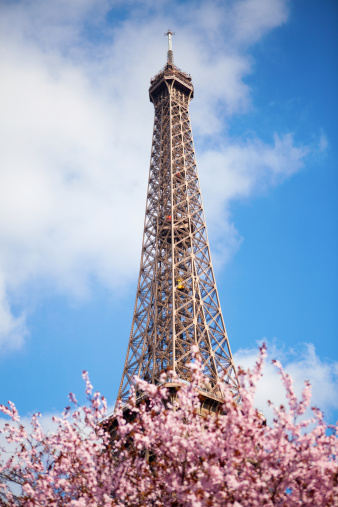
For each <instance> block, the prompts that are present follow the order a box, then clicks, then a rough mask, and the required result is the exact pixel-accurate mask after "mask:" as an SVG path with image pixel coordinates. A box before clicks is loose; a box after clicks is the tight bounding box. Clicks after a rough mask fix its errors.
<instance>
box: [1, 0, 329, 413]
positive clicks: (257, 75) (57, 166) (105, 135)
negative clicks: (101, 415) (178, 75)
mask: <svg viewBox="0 0 338 507" xmlns="http://www.w3.org/2000/svg"><path fill="white" fill-rule="evenodd" d="M337 22H338V4H337V2H336V1H334V0H327V1H326V2H322V3H318V2H317V1H315V0H297V1H296V0H295V1H286V0H241V1H237V2H231V1H228V2H226V1H223V2H217V1H215V2H206V1H205V2H203V1H201V2H194V1H181V2H179V1H171V2H169V1H163V2H155V1H152V0H149V1H143V2H141V1H136V0H135V1H132V0H131V1H127V2H122V1H117V0H116V1H113V0H99V1H95V2H94V1H93V0H85V1H82V2H77V1H72V2H69V1H65V0H60V1H59V2H55V1H52V0H50V1H42V0H29V1H26V2H20V1H8V2H6V1H5V2H2V3H1V6H0V24H1V27H0V32H1V35H0V38H1V41H0V44H1V46H2V48H3V50H2V52H1V54H0V67H1V75H2V76H3V78H2V82H1V84H0V87H1V94H0V102H1V105H0V107H1V111H2V115H1V119H0V129H1V138H2V146H1V147H0V160H1V164H0V402H2V403H3V402H6V401H7V400H12V401H14V402H15V403H16V405H17V407H18V409H19V411H20V413H22V414H23V415H29V414H31V413H32V412H34V411H40V412H42V413H44V414H47V415H48V414H52V413H55V412H60V411H61V410H62V409H63V407H64V406H65V405H66V404H67V394H68V393H69V392H70V391H74V392H76V394H77V395H78V397H79V399H82V400H83V397H82V398H81V393H83V385H82V380H81V372H82V370H83V369H87V370H88V371H89V374H90V377H91V380H92V382H93V384H94V386H95V388H97V389H98V390H100V391H101V392H102V393H103V394H104V395H105V396H106V397H107V398H108V403H109V404H110V405H112V404H113V402H114V400H115V396H116V394H117V390H118V386H119V382H120V379H121V374H122V368H123V363H124V360H125V354H126V349H127V344H128V338H129V332H130V326H131V321H132V313H133V306H134V297H135V291H136V284H137V276H138V268H139V260H140V251H141V241H142V232H143V231H142V225H143V216H144V207H145V197H146V188H147V176H148V169H149V156H150V146H151V134H152V124H153V106H152V104H151V103H150V102H149V99H148V86H149V81H150V78H151V77H152V76H154V75H155V74H156V73H157V72H158V71H159V70H160V68H161V67H162V66H163V65H164V63H165V58H166V49H167V46H166V44H167V43H166V40H165V38H164V37H163V33H164V32H165V31H166V30H167V29H168V27H170V28H172V29H173V30H174V31H175V32H176V35H175V37H174V41H173V45H174V55H175V62H176V64H177V65H178V66H179V67H180V68H182V69H183V70H185V71H186V72H190V73H191V75H192V78H193V83H194V86H195V98H194V100H193V101H192V103H191V108H190V113H191V120H192V128H193V134H194V141H195V149H196V154H197V162H198V167H199V173H200V180H201V186H202V195H203V200H204V205H205V213H206V219H207V228H208V232H209V239H210V243H211V253H212V258H213V261H214V265H215V270H216V280H217V285H218V289H219V293H220V298H221V304H222V309H223V315H224V319H225V323H226V326H227V330H228V335H229V339H230V344H231V347H232V351H233V353H234V355H235V360H236V362H237V363H238V364H242V365H244V366H249V365H251V364H252V363H253V361H254V358H255V355H256V353H257V347H258V344H259V343H261V342H262V341H263V340H264V341H266V342H267V343H268V346H269V352H270V357H275V358H279V359H280V360H281V361H282V363H283V364H284V365H285V366H286V367H287V370H288V371H290V372H291V373H292V374H293V376H294V380H295V386H296V389H297V390H298V392H299V390H300V389H301V386H302V382H303V381H304V380H305V379H310V381H311V382H312V384H313V395H314V398H313V401H314V403H315V404H316V405H319V406H320V407H321V408H323V409H324V411H325V414H326V417H327V419H328V420H330V421H331V422H332V421H334V420H335V419H337V414H338V400H337V395H336V392H337V388H338V380H337V379H338V350H337V310H336V307H337V285H338V284H337V282H338V280H337V278H338V275H337V260H336V259H337V254H338V251H337V250H338V247H337V186H338V185H337V160H338V153H337V92H336V90H337V89H338V71H337V50H338V36H337V30H336V27H337ZM265 379H266V380H265V382H263V383H262V386H261V388H260V390H259V392H258V396H257V404H258V405H259V406H260V407H261V408H262V409H263V410H265V409H266V406H265V400H266V399H267V398H270V399H271V398H273V399H274V400H275V401H276V402H280V401H281V400H282V394H281V393H282V391H281V387H280V384H279V381H278V379H277V377H276V374H275V373H274V371H273V368H272V367H271V366H270V365H268V366H267V368H266V377H265Z"/></svg>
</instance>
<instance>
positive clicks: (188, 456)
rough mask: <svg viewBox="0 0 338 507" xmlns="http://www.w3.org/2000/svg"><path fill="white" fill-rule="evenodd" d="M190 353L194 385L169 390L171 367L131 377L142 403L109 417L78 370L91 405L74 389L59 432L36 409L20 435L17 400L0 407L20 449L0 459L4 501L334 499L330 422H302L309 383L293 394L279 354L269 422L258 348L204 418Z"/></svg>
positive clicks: (288, 502)
mask: <svg viewBox="0 0 338 507" xmlns="http://www.w3.org/2000/svg"><path fill="white" fill-rule="evenodd" d="M193 353H194V355H195V360H194V362H192V363H191V364H190V369H191V382H190V383H189V384H187V383H181V386H180V388H178V389H177V390H176V395H175V396H174V397H172V396H171V397H170V396H169V392H168V389H166V388H165V387H163V386H165V383H166V381H167V380H168V379H169V378H170V381H171V382H172V381H173V380H175V381H176V383H177V384H179V383H180V382H179V379H178V378H176V377H175V374H174V373H173V372H168V373H163V375H162V379H161V380H162V382H161V383H160V384H159V385H158V386H154V385H151V384H148V383H146V382H145V381H144V380H141V379H135V385H136V387H137V392H138V393H139V392H142V393H143V395H142V399H143V400H144V401H143V402H140V401H139V400H138V399H137V398H136V395H135V392H136V390H135V391H134V392H132V393H131V396H130V399H129V401H128V403H127V405H125V406H122V404H121V403H119V404H118V405H117V407H116V409H115V412H114V416H113V418H110V419H109V418H108V419H107V416H106V402H105V399H104V398H103V397H101V395H100V394H99V393H97V392H96V393H93V389H92V386H91V384H90V382H89V379H88V375H87V373H86V372H84V379H85V381H86V393H87V396H88V400H89V403H88V404H87V406H84V407H79V406H78V405H77V401H76V399H75V396H74V395H71V396H70V398H71V402H72V404H73V406H74V408H73V409H72V410H71V409H70V407H67V409H66V410H65V413H64V415H63V417H62V418H59V419H56V422H57V424H58V429H57V431H56V432H55V433H52V434H45V433H44V432H43V430H42V428H41V426H40V424H39V420H38V416H37V415H35V416H33V419H32V427H33V431H32V432H30V433H29V434H27V431H26V430H25V428H24V427H23V425H21V424H20V418H19V415H18V413H17V411H16V409H15V406H14V405H13V404H12V403H10V404H9V405H8V407H4V406H0V409H1V411H2V412H3V413H4V414H7V415H8V416H9V417H10V418H11V419H12V421H11V422H9V423H8V424H7V425H6V427H5V428H4V429H3V430H2V432H3V433H4V434H5V436H6V438H7V440H8V442H9V443H15V444H16V446H17V450H16V453H15V454H13V455H12V456H10V458H9V459H7V460H3V461H0V505H9V506H15V505H24V506H27V507H31V506H38V505H39V506H40V505H41V506H45V505H52V506H64V505H70V506H71V507H72V506H73V507H85V506H86V507H87V506H89V507H94V506H107V507H108V506H149V505H156V506H191V507H202V506H223V505H224V506H227V505H234V506H236V507H240V506H243V507H244V506H250V507H251V506H252V507H255V506H257V507H258V506H259V507H260V506H263V505H264V506H265V505H266V506H273V505H281V506H288V507H292V506H296V505H297V506H299V505H304V506H306V505H308V506H314V505H316V506H330V505H332V506H338V461H337V457H338V439H337V429H338V428H337V426H336V427H334V426H328V425H327V424H326V423H325V421H324V419H323V415H322V413H321V412H320V411H319V410H318V409H314V408H313V409H312V417H311V418H309V419H306V420H304V413H305V411H306V409H307V408H308V407H309V404H310V399H311V392H310V386H309V385H308V384H306V385H305V388H304V391H303V394H302V397H301V399H300V400H298V399H297V397H296V396H295V393H294V390H293V386H292V380H291V378H290V377H289V376H288V375H287V374H286V373H285V372H284V371H283V369H282V367H281V365H280V364H279V363H276V367H277V368H278V369H279V371H280V375H281V377H282V380H283V383H284V386H285V389H286V395H287V400H288V407H284V406H280V407H274V414H275V417H274V420H273V423H272V424H271V425H269V424H266V421H265V420H264V417H262V414H261V413H260V412H259V411H257V410H256V409H255V407H254V404H253V399H254V394H255V388H256V384H257V381H258V380H259V378H260V377H261V375H262V363H263V356H264V350H261V354H260V357H259V359H258V361H257V364H256V367H255V368H254V370H253V371H251V372H246V373H244V372H240V375H239V376H240V383H241V386H242V387H241V403H240V404H239V403H235V402H234V399H233V395H232V393H231V390H230V389H225V392H224V400H223V405H222V406H220V410H219V412H218V413H216V414H210V415H208V416H204V417H201V410H200V409H201V401H200V393H201V389H200V386H201V385H202V384H203V382H205V379H203V372H202V366H201V362H200V360H199V357H198V354H197V350H195V349H194V350H193ZM244 386H245V387H244ZM107 428H108V429H110V433H109V431H107Z"/></svg>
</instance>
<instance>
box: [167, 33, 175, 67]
mask: <svg viewBox="0 0 338 507" xmlns="http://www.w3.org/2000/svg"><path fill="white" fill-rule="evenodd" d="M164 35H167V37H168V63H170V64H173V63H174V53H173V44H172V36H173V35H175V32H173V31H172V30H170V29H168V31H167V33H165V34H164Z"/></svg>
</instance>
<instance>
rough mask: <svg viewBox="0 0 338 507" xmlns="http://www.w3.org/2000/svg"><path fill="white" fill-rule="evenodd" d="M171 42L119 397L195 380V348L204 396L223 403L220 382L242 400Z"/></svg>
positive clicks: (160, 83)
mask: <svg viewBox="0 0 338 507" xmlns="http://www.w3.org/2000/svg"><path fill="white" fill-rule="evenodd" d="M172 34H173V33H172V32H171V31H170V30H169V31H168V33H167V34H165V35H168V40H169V50H168V59H167V64H166V65H165V67H164V68H163V69H162V70H161V71H160V72H159V73H158V74H157V75H156V76H155V77H154V78H153V79H151V84H150V88H149V96H150V101H151V102H152V103H153V104H154V107H155V119H154V129H153V140H152V150H151V161H150V171H149V183H148V193H147V203H146V213H145V221H144V233H143V244H142V256H141V265H140V274H139V280H138V286H137V294H136V302H135V309H134V316H133V323H132V328H131V333H130V339H129V345H128V351H127V357H126V361H125V365H124V370H123V374H122V380H121V384H120V389H119V394H118V397H119V398H122V400H123V401H125V400H126V399H127V397H128V392H129V389H130V387H131V385H132V384H133V376H134V375H138V376H139V377H141V378H143V379H145V380H147V381H148V382H151V383H154V384H157V383H158V382H159V377H160V374H161V373H162V372H163V371H165V370H173V371H175V372H176V373H177V375H178V377H179V378H180V379H181V380H182V381H183V382H186V381H189V368H188V367H187V364H188V363H189V362H190V361H191V345H192V344H197V345H198V347H199V351H200V353H201V356H202V358H203V364H204V368H205V375H206V378H207V382H206V384H205V386H203V391H204V393H205V392H207V393H208V397H209V398H211V399H216V400H217V399H219V398H220V397H221V393H220V391H219V388H217V381H218V380H219V378H220V376H221V375H222V373H223V372H224V371H226V375H225V376H224V381H225V382H226V383H228V384H229V385H230V388H231V389H232V391H233V393H234V396H235V398H237V397H238V381H237V377H236V371H235V367H234V362H233V359H232V355H231V351H230V345H229V340H228V337H227V333H226V329H225V326H224V321H223V316H222V312H221V306H220V302H219V297H218V292H217V288H216V282H215V276H214V271H213V267H212V263H211V257H210V249H209V243H208V237H207V229H206V224H205V218H204V211H203V205H202V197H201V190H200V185H199V179H198V173H197V166H196V158H195V150H194V144H193V137H192V131H191V124H190V117H189V102H190V100H191V99H192V98H193V95H194V88H193V85H192V81H191V77H190V75H189V74H186V73H185V72H183V71H181V70H180V69H178V68H177V67H176V66H175V65H174V61H173V52H172V46H171V36H172Z"/></svg>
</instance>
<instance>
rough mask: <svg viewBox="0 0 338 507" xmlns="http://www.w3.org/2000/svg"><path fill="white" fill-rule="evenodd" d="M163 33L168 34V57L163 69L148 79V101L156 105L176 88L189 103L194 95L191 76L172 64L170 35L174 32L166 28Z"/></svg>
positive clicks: (172, 55)
mask: <svg viewBox="0 0 338 507" xmlns="http://www.w3.org/2000/svg"><path fill="white" fill-rule="evenodd" d="M164 35H167V36H168V59H167V63H166V65H165V66H164V67H163V69H162V70H160V72H159V73H158V74H156V76H155V77H153V78H152V79H151V80H150V88H149V98H150V102H152V103H153V104H154V106H155V107H156V105H157V104H158V102H159V99H160V101H161V102H162V99H163V98H164V97H169V96H172V92H173V91H174V90H177V91H178V92H179V94H183V97H184V102H186V104H189V101H190V100H191V99H192V98H193V96H194V87H193V84H192V81H191V76H190V74H187V73H186V72H183V70H181V69H179V68H178V67H176V65H175V64H174V54H173V50H172V35H174V32H172V31H171V30H168V32H167V33H165V34H164ZM168 92H169V93H168Z"/></svg>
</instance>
